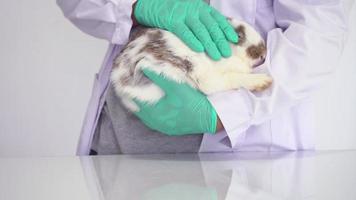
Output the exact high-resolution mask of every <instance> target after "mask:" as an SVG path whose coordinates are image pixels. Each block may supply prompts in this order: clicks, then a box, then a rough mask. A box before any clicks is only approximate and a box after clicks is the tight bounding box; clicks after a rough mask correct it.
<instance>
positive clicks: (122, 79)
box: [120, 74, 132, 85]
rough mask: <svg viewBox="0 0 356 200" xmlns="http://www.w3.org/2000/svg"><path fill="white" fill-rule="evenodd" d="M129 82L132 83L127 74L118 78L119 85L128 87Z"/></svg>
mask: <svg viewBox="0 0 356 200" xmlns="http://www.w3.org/2000/svg"><path fill="white" fill-rule="evenodd" d="M131 81H132V79H131V76H130V75H129V74H125V75H124V76H121V77H120V83H121V85H129V84H130V82H131Z"/></svg>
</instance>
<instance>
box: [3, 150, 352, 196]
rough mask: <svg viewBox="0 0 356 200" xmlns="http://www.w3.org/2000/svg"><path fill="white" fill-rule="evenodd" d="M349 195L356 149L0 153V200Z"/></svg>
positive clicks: (350, 193) (350, 194)
mask: <svg viewBox="0 0 356 200" xmlns="http://www.w3.org/2000/svg"><path fill="white" fill-rule="evenodd" d="M13 199H16V200H17V199H36V200H42V199H46V200H48V199H76V200H77V199H98V200H113V199H115V200H117V199H119V200H121V199H123V200H126V199H127V200H135V199H140V200H171V199H172V200H188V199H189V200H218V199H219V200H220V199H228V200H230V199H234V200H235V199H253V200H255V199H256V200H257V199H261V200H262V199H263V200H270V199H288V200H289V199H293V200H294V199H296V200H297V199H306V200H311V199H314V200H319V199H320V200H334V199H335V200H355V199H356V151H322V152H283V153H277V152H276V153H257V152H256V153H228V154H226V153H224V154H221V153H215V154H166V155H158V154H157V155H116V156H87V157H42V158H0V200H13Z"/></svg>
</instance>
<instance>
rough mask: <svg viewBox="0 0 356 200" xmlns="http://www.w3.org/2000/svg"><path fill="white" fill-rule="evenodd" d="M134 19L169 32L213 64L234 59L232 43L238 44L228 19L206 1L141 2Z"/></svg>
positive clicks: (139, 0) (154, 0)
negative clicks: (203, 53) (216, 61)
mask: <svg viewBox="0 0 356 200" xmlns="http://www.w3.org/2000/svg"><path fill="white" fill-rule="evenodd" d="M134 15H135V18H136V20H137V21H138V22H139V23H140V24H143V25H146V26H151V27H157V28H162V29H165V30H168V31H170V32H172V33H174V34H175V35H177V36H178V37H179V38H180V39H181V40H183V42H185V43H186V44H187V45H188V46H189V47H190V48H191V49H193V50H194V51H196V52H203V51H204V50H205V51H206V52H207V53H208V55H209V56H210V57H211V58H212V59H213V60H219V59H220V58H221V55H222V56H224V57H229V56H231V48H230V46H229V43H228V41H231V42H234V43H237V42H238V35H237V34H236V32H235V31H234V29H233V27H232V26H231V25H230V24H229V22H228V21H227V19H226V18H225V17H224V16H223V15H221V14H220V13H219V12H218V11H217V10H215V9H214V8H212V7H211V6H209V5H208V4H206V3H205V2H204V1H202V0H138V1H137V4H136V7H135V11H134Z"/></svg>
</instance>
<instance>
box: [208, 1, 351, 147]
mask: <svg viewBox="0 0 356 200" xmlns="http://www.w3.org/2000/svg"><path fill="white" fill-rule="evenodd" d="M273 7H274V13H275V19H276V25H277V27H278V28H275V29H272V30H271V31H269V32H268V35H267V57H266V60H265V62H264V64H262V65H261V66H259V67H258V68H257V71H259V72H260V73H262V72H265V73H268V74H270V75H271V76H272V78H273V81H274V82H273V85H272V86H271V87H270V88H269V89H268V90H266V91H264V92H261V93H251V92H250V91H247V90H245V89H241V90H236V91H227V92H221V93H217V94H214V95H211V96H209V97H208V98H209V100H210V102H211V103H212V105H213V106H214V108H215V109H216V111H217V113H218V116H219V117H220V119H221V121H222V123H223V125H224V127H225V131H226V133H227V136H228V138H229V139H230V142H231V145H232V146H234V145H235V144H236V143H237V142H238V141H237V140H238V137H239V135H240V134H241V133H243V132H245V131H246V130H247V129H248V128H249V127H250V126H251V125H258V124H261V123H263V122H265V121H267V120H270V119H271V118H272V117H273V116H275V115H278V113H283V112H284V111H286V110H288V109H290V108H291V107H292V106H294V105H297V104H298V103H300V102H301V101H303V100H305V99H307V98H309V97H310V96H311V95H312V93H313V92H314V91H315V90H317V89H318V88H319V87H320V86H322V84H323V83H325V81H327V80H328V77H329V75H330V74H331V73H332V71H333V70H334V69H335V67H338V66H337V61H338V59H339V57H340V54H341V51H342V49H343V44H344V41H345V35H346V32H347V20H346V17H345V16H344V11H343V7H342V4H341V2H340V1H337V0H327V1H326V0H295V1H290V0H277V1H275V2H274V5H273ZM256 73H258V72H256ZM329 81H332V80H329Z"/></svg>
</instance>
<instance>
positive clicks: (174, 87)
mask: <svg viewBox="0 0 356 200" xmlns="http://www.w3.org/2000/svg"><path fill="white" fill-rule="evenodd" d="M143 72H144V74H145V75H146V76H147V77H148V78H149V79H151V80H152V81H153V82H154V83H155V84H156V85H157V86H159V87H160V88H161V89H162V90H164V92H165V96H164V97H162V98H161V99H160V100H159V101H158V102H157V103H156V104H155V105H149V104H146V103H143V102H140V101H138V100H135V102H136V103H137V104H138V106H139V107H140V111H139V112H136V113H135V115H136V116H137V117H138V118H140V119H141V121H142V122H143V123H144V124H146V126H148V127H149V128H151V129H153V130H157V131H159V132H161V133H164V134H167V135H185V134H193V133H205V132H207V133H215V132H216V121H217V114H216V111H215V109H214V108H213V107H212V105H211V104H210V102H209V101H208V99H207V98H206V96H205V95H204V94H202V93H201V92H199V91H198V90H196V89H194V88H192V87H190V86H189V85H187V84H182V83H177V82H175V81H172V80H168V79H166V78H164V77H163V76H161V75H158V74H156V73H154V72H152V71H150V70H147V69H144V70H143Z"/></svg>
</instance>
